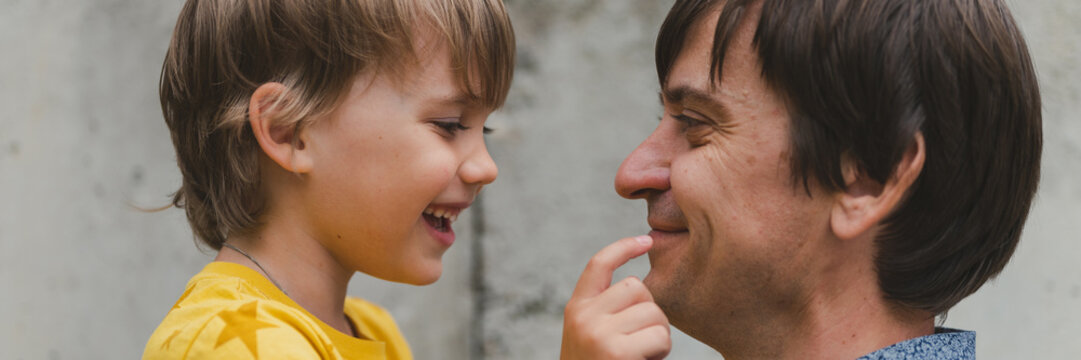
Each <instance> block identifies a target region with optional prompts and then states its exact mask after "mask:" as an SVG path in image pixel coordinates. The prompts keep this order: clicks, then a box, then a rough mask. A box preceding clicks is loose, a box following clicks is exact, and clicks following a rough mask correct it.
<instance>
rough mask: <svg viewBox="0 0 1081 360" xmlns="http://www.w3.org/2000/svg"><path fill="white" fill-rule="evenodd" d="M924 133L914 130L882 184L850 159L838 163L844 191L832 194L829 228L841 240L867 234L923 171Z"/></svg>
mask: <svg viewBox="0 0 1081 360" xmlns="http://www.w3.org/2000/svg"><path fill="white" fill-rule="evenodd" d="M924 156H925V155H924V143H923V133H921V132H917V133H916V135H915V136H913V138H912V142H911V143H910V144H909V146H908V149H906V150H905V153H904V155H903V156H901V161H900V162H899V163H897V167H896V168H895V169H894V172H893V175H892V176H890V178H889V180H887V181H886V183H885V184H882V183H879V182H878V181H875V180H874V179H871V178H870V177H869V176H867V174H866V173H865V172H863V170H861V169H860V168H859V166H858V165H857V164H856V163H855V162H854V161H852V160H851V159H849V158H845V159H843V160H842V162H841V171H842V172H843V173H844V178H845V185H846V188H845V190H842V191H840V192H838V193H837V194H835V195H834V196H835V200H834V203H833V208H832V209H831V210H830V228H831V229H832V230H833V233H834V235H836V236H837V237H838V238H839V239H842V240H851V239H855V238H858V237H860V236H861V235H863V234H866V233H867V232H868V231H870V230H872V229H873V228H874V227H875V226H877V225H878V223H879V222H880V221H882V219H883V218H885V217H886V216H887V215H889V214H890V212H892V211H893V209H894V207H896V206H897V205H898V204H899V203H900V202H901V200H902V199H904V197H905V194H906V193H907V192H908V189H909V188H910V187H912V184H913V183H914V182H915V181H916V179H917V178H918V177H919V175H920V172H921V171H922V170H923V161H924Z"/></svg>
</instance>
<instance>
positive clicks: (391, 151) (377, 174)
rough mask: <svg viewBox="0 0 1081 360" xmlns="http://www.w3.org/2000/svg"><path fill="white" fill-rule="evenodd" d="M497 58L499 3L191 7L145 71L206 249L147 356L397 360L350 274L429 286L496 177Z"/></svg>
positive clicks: (503, 86)
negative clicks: (489, 144) (490, 146)
mask: <svg viewBox="0 0 1081 360" xmlns="http://www.w3.org/2000/svg"><path fill="white" fill-rule="evenodd" d="M513 64H514V37H513V30H512V29H511V25H510V22H509V19H508V18H507V15H506V12H505V10H504V8H503V4H502V3H501V2H500V0H439V1H435V0H340V1H333V0H246V1H236V0H234V1H227V0H211V1H206V0H203V1H198V0H189V1H188V2H187V3H186V4H185V6H184V8H183V10H182V11H181V14H180V17H179V20H178V22H177V25H176V29H175V32H174V34H173V39H172V43H171V45H170V47H169V50H168V53H167V55H166V60H165V63H164V66H163V68H162V75H161V89H160V91H161V102H162V108H163V112H164V115H165V120H166V123H167V124H168V126H169V130H170V132H171V134H172V139H173V143H174V145H175V147H176V151H177V162H178V164H179V166H180V170H181V174H182V175H183V183H182V185H181V187H180V189H179V190H178V191H177V193H176V195H175V196H174V200H173V202H174V204H175V205H176V206H177V207H179V208H182V209H184V210H185V212H186V213H187V216H188V220H189V222H190V223H191V225H192V228H193V230H194V232H195V234H196V236H197V237H198V238H199V239H200V240H201V241H202V242H203V243H205V244H206V245H209V246H210V247H211V248H214V249H216V250H219V252H218V255H217V257H216V259H215V261H214V262H213V263H211V264H209V265H207V266H206V267H205V268H204V269H203V271H202V272H200V273H199V274H197V275H196V276H195V277H193V278H192V279H191V281H190V282H189V283H188V285H187V288H186V290H185V291H184V294H183V295H181V297H180V299H179V300H178V301H177V303H176V305H174V306H173V308H172V310H171V311H170V312H169V314H168V315H167V316H166V317H165V319H164V321H163V322H162V324H161V325H160V326H159V327H158V329H157V330H156V331H155V332H154V334H153V335H152V336H151V338H150V341H149V342H148V344H147V347H146V349H145V352H144V355H143V356H144V358H146V359H186V358H195V359H202V358H228V359H245V358H259V357H260V356H264V357H271V358H304V359H308V358H323V359H409V358H411V357H412V356H411V354H410V351H409V348H408V347H407V345H406V343H405V340H404V339H403V338H402V336H401V334H400V332H399V331H398V329H397V327H396V325H395V324H394V321H393V319H391V317H390V315H389V314H387V313H386V311H384V310H383V309H381V308H379V307H378V306H376V305H373V304H370V303H367V302H364V301H363V300H359V299H355V298H347V297H346V295H345V294H346V287H347V285H348V283H349V279H350V278H351V276H352V275H353V273H354V272H356V271H362V272H364V273H367V274H369V275H372V276H375V277H379V278H382V279H385V280H388V281H397V282H403V283H409V284H417V285H423V284H429V283H431V282H434V281H435V280H436V279H438V278H439V276H440V273H441V271H442V263H441V257H442V254H443V253H444V252H445V251H446V250H447V248H448V247H449V246H450V245H451V244H452V243H453V242H454V240H455V238H454V232H453V230H452V228H451V224H452V223H453V221H454V220H455V219H456V218H457V216H458V214H459V213H460V212H461V211H462V210H464V209H465V208H467V207H468V206H469V204H470V203H471V202H472V201H473V199H474V197H475V196H476V195H477V193H478V192H479V191H480V189H481V187H482V186H483V185H485V184H488V183H490V182H492V181H493V180H495V177H496V175H497V169H496V167H495V164H494V163H493V162H492V159H491V157H490V156H489V155H488V151H487V149H486V147H485V144H484V140H483V136H482V133H483V132H484V130H486V129H485V128H484V126H483V125H484V122H485V120H486V118H487V116H488V114H490V113H491V112H492V111H493V110H494V109H496V108H498V107H499V106H501V105H502V104H503V101H504V99H505V97H506V93H507V90H508V88H509V86H510V81H511V76H512V72H513Z"/></svg>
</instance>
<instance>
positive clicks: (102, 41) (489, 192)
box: [0, 0, 1081, 360]
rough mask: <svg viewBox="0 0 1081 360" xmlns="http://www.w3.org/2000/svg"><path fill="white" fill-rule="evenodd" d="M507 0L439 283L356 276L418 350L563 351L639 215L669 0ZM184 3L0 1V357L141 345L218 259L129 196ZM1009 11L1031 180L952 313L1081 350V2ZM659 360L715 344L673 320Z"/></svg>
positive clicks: (129, 352)
mask: <svg viewBox="0 0 1081 360" xmlns="http://www.w3.org/2000/svg"><path fill="white" fill-rule="evenodd" d="M506 1H507V3H508V6H509V8H510V11H511V16H512V18H513V19H514V22H515V26H516V31H517V33H518V40H519V63H518V72H517V74H516V79H515V84H514V87H513V89H512V92H511V95H510V99H509V101H508V104H507V107H506V109H504V110H503V111H501V112H499V113H496V114H495V115H493V117H492V118H491V120H490V122H489V125H490V127H493V128H496V129H498V131H497V133H495V134H493V135H491V136H490V137H489V142H490V144H491V150H492V153H493V156H494V157H495V160H496V162H497V163H498V164H499V165H500V178H499V180H498V181H496V183H494V184H492V185H491V186H490V187H488V188H487V189H486V193H485V195H484V196H483V198H482V199H481V200H480V201H479V208H477V209H473V210H471V211H470V213H469V215H466V218H463V220H460V223H461V224H463V225H469V226H460V228H462V229H461V231H460V238H461V240H462V241H460V242H459V243H458V244H456V245H455V246H454V247H453V248H452V249H451V250H450V252H448V254H447V256H446V258H445V259H446V261H445V264H446V266H445V273H444V276H443V278H442V279H441V280H440V281H439V282H438V283H436V284H434V285H431V286H426V287H413V286H406V285H398V284H388V283H385V282H382V281H379V280H375V279H371V278H369V277H366V276H364V275H363V274H358V275H357V276H356V277H355V280H354V282H353V284H352V286H351V293H352V294H354V295H358V296H363V297H366V298H369V299H371V300H373V301H375V302H377V303H380V304H383V305H384V306H386V307H387V308H389V309H390V310H391V311H392V313H393V314H394V315H395V316H396V318H397V319H398V321H399V323H400V324H401V326H402V329H403V331H404V332H405V333H406V336H407V338H408V339H409V340H410V342H411V344H412V345H413V348H414V351H415V353H416V354H417V357H418V359H451V360H453V359H480V358H487V359H554V358H557V356H558V355H557V354H558V348H559V339H560V331H561V328H562V326H561V317H562V314H561V312H562V308H563V304H564V303H565V302H566V300H567V299H568V297H569V296H570V292H571V290H572V289H573V285H574V282H575V280H576V279H577V277H578V274H579V272H580V271H581V270H582V268H583V267H584V265H585V262H586V260H587V259H588V258H589V257H590V256H592V254H593V253H594V252H595V251H597V250H599V249H600V248H601V247H603V246H604V245H606V244H608V243H609V242H611V241H614V240H616V239H618V238H620V237H625V236H631V235H637V234H641V233H643V232H646V231H647V230H648V228H647V226H646V224H645V204H644V202H640V201H629V200H624V199H621V198H619V197H618V196H617V195H616V194H615V192H614V191H613V190H612V180H613V177H614V174H615V171H616V169H617V168H618V166H619V163H620V162H621V161H622V159H623V157H624V156H626V154H628V153H629V152H630V151H631V149H633V148H634V147H635V146H636V145H637V144H638V142H640V141H641V140H642V139H644V138H645V136H646V135H647V134H648V133H649V132H650V131H651V130H652V128H653V127H654V126H655V125H656V118H657V116H658V115H659V113H660V107H659V105H658V104H657V95H656V92H657V90H658V89H657V84H656V78H655V73H654V68H653V57H652V56H653V55H652V47H653V41H654V38H655V36H656V31H657V29H658V28H659V26H660V23H661V21H662V20H663V17H664V15H665V13H666V11H667V9H668V7H669V6H670V4H671V1H655V0H603V1H602V0H597V1H588V0H543V1H527V0H506ZM180 4H181V1H178V0H170V1H136V0H93V1H75V0H66V1H63V0H42V1H30V0H2V1H0V49H3V50H0V51H2V52H3V55H0V359H120V358H124V359H128V358H137V357H138V356H139V354H141V352H142V348H143V344H144V343H145V341H146V339H147V337H148V336H149V334H150V332H151V331H152V330H153V329H154V327H155V326H156V325H157V323H158V322H159V321H160V320H161V318H162V317H163V316H164V314H165V312H166V311H167V310H168V309H169V307H170V306H171V305H172V303H173V301H175V300H176V298H177V297H178V296H179V295H180V293H181V291H182V290H183V286H184V284H185V282H186V281H187V279H188V278H189V277H190V276H191V275H192V274H194V273H195V272H197V271H198V270H199V269H200V268H201V267H202V266H203V264H205V263H206V262H207V261H209V260H210V259H211V257H212V254H208V253H203V252H201V251H200V250H198V249H197V247H196V246H195V245H194V242H193V241H192V237H191V232H190V230H188V228H187V225H186V223H185V221H184V217H183V214H182V213H181V212H180V211H178V210H167V211H163V212H157V213H145V212H141V211H139V210H138V208H139V207H142V208H150V207H157V206H161V205H165V204H166V203H167V200H168V194H170V193H171V192H172V191H173V190H175V187H176V186H177V185H179V174H178V171H177V170H176V168H175V164H174V156H173V150H172V146H171V144H170V142H169V135H168V131H167V130H166V128H165V126H164V122H163V121H162V120H161V115H160V110H159V107H158V101H157V93H156V84H157V79H158V71H159V69H160V65H161V59H162V57H163V55H164V52H165V47H166V45H167V42H168V38H169V33H170V31H171V29H172V26H173V23H174V21H175V18H176V14H177V12H178V10H179V7H180ZM1019 5H1020V6H1019ZM1014 12H1015V15H1016V16H1017V18H1018V21H1019V22H1020V24H1021V26H1022V28H1023V29H1024V31H1025V33H1026V36H1027V38H1028V42H1029V46H1030V48H1031V50H1032V54H1033V57H1034V59H1035V62H1036V67H1037V71H1038V72H1039V75H1040V80H1041V83H1042V89H1043V98H1044V109H1045V112H1044V121H1045V122H1044V128H1045V148H1044V178H1043V182H1042V184H1041V190H1040V193H1039V197H1038V199H1037V203H1036V205H1035V207H1034V209H1033V212H1032V215H1031V219H1030V221H1029V224H1028V227H1027V228H1026V232H1025V235H1024V239H1023V240H1022V243H1021V245H1020V247H1019V249H1018V251H1017V253H1016V255H1015V257H1014V259H1013V261H1012V263H1011V264H1010V265H1009V266H1008V267H1007V268H1006V270H1005V272H1004V273H1003V274H1002V276H1000V277H999V278H998V279H996V280H994V281H993V282H991V283H989V284H988V285H986V286H985V287H984V288H983V289H981V290H980V291H979V292H978V293H976V294H975V295H973V296H972V297H970V298H968V299H966V300H965V301H964V302H962V303H961V304H960V305H959V306H958V307H956V308H955V309H954V310H953V311H951V312H950V314H949V317H948V319H947V320H946V323H945V324H946V325H947V326H951V327H959V328H966V329H974V330H977V331H978V333H979V338H978V341H977V345H978V349H979V355H980V358H981V359H1018V358H1047V359H1066V358H1076V357H1077V356H1078V354H1081V344H1079V343H1078V342H1076V341H1075V340H1076V336H1077V334H1078V333H1081V265H1079V264H1078V262H1077V257H1078V254H1081V235H1079V234H1081V182H1078V181H1077V178H1079V177H1081V122H1079V120H1077V118H1076V117H1077V116H1076V114H1078V113H1081V22H1079V21H1078V19H1081V2H1077V1H1073V0H1031V1H1026V2H1024V3H1018V4H1015V5H1014ZM647 270H648V264H647V263H646V261H644V260H642V259H639V260H635V261H632V263H631V264H629V265H627V266H625V267H624V268H622V269H621V270H620V271H619V272H618V273H617V277H622V276H629V275H635V276H643V275H644V274H645V273H646V271H647ZM670 358H673V359H711V358H714V359H716V358H720V356H719V355H717V354H716V353H715V352H713V351H712V350H711V349H709V348H706V347H704V346H702V345H700V344H698V343H696V342H695V341H694V340H692V339H689V338H687V337H685V336H682V335H677V337H676V339H675V349H674V351H673V353H672V356H671V357H670Z"/></svg>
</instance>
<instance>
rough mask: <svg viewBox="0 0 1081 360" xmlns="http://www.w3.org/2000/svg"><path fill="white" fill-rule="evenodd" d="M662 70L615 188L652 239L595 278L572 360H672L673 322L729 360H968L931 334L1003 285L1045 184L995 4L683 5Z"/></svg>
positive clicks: (602, 257)
mask: <svg viewBox="0 0 1081 360" xmlns="http://www.w3.org/2000/svg"><path fill="white" fill-rule="evenodd" d="M656 55H657V71H658V75H659V78H660V84H661V101H662V103H663V105H664V115H663V117H662V119H661V121H660V124H659V125H658V127H657V129H656V130H655V131H654V132H653V134H652V135H650V136H649V138H647V139H646V140H645V141H644V142H643V143H642V144H641V145H640V146H639V147H638V148H637V149H636V150H635V151H634V152H633V153H632V154H631V155H630V156H629V157H628V158H627V159H626V160H625V161H624V163H623V165H622V167H621V168H620V170H619V173H618V175H617V176H616V190H617V191H618V192H619V194H620V195H622V196H624V197H626V198H629V199H645V200H646V202H647V204H648V207H649V218H648V222H649V224H650V226H651V227H652V229H653V231H651V232H650V236H649V237H640V238H634V239H624V240H621V241H619V242H617V243H615V244H612V245H610V246H609V247H607V248H605V249H603V250H601V251H600V252H599V253H598V254H597V255H596V256H595V257H594V258H593V259H592V260H591V261H590V264H589V265H587V267H586V270H585V272H584V273H583V275H582V278H581V280H580V281H579V284H578V287H577V288H576V290H575V294H574V296H573V297H572V298H571V300H570V301H569V302H568V304H567V307H566V313H565V325H564V341H563V353H564V358H572V357H573V356H572V355H571V354H581V353H588V354H591V356H590V358H594V359H603V358H636V359H641V358H660V357H664V356H665V355H666V354H667V352H668V349H669V347H670V340H668V338H667V334H668V327H667V326H668V321H671V324H672V325H674V326H676V327H677V328H679V329H680V330H682V331H684V332H685V333H687V334H688V335H690V336H692V337H694V338H696V339H698V340H700V341H702V342H703V343H706V344H707V345H709V346H711V347H713V348H714V349H716V350H717V351H719V352H720V353H721V354H723V355H724V356H725V358H726V359H797V358H798V359H854V358H861V357H862V358H866V359H901V358H904V359H939V358H946V359H959V358H960V359H971V358H974V356H975V355H974V351H975V350H974V347H975V344H974V343H975V334H974V333H972V332H966V331H959V330H952V329H945V328H936V327H935V325H934V319H935V316H936V315H939V314H943V313H945V312H946V311H947V310H949V309H950V307H952V306H953V305H955V304H956V303H957V302H958V301H960V300H961V299H963V298H964V297H966V296H968V295H970V294H972V293H973V292H975V291H976V290H977V289H979V287H980V286H981V285H982V284H983V283H984V282H986V281H987V280H988V279H989V278H991V277H992V276H994V275H996V274H998V273H999V272H1000V271H1001V270H1002V268H1003V267H1004V266H1005V264H1006V263H1007V261H1008V260H1009V258H1010V256H1011V255H1012V253H1013V251H1014V248H1015V247H1016V245H1017V241H1018V238H1019V236H1020V234H1021V230H1022V227H1023V224H1024V221H1025V218H1026V216H1027V214H1028V209H1029V206H1030V204H1031V202H1032V198H1033V196H1034V194H1035V191H1036V186H1037V182H1038V177H1039V176H1038V172H1039V169H1040V151H1041V125H1040V98H1039V91H1038V88H1037V83H1036V77H1035V74H1034V71H1033V69H1032V65H1031V61H1030V59H1029V56H1028V51H1027V49H1026V46H1025V44H1024V41H1023V39H1022V38H1021V35H1020V31H1019V30H1018V29H1017V27H1016V25H1015V24H1014V22H1013V19H1012V17H1011V15H1010V14H1009V11H1008V10H1007V9H1006V7H1005V5H1004V4H1003V2H1002V1H1001V0H958V1H941V0H864V1H843V0H816V1H809V0H798V1H795V0H793V1H784V0H757V1H755V0H749V1H748V0H727V1H715V0H677V1H676V4H675V6H674V7H673V8H672V10H671V12H670V13H669V15H668V18H667V19H666V20H665V22H664V25H663V26H662V28H661V31H660V35H659V37H658V41H657V54H656ZM650 246H652V248H650ZM647 249H648V251H649V260H650V264H651V270H650V272H649V274H648V276H646V278H645V280H644V281H642V282H639V281H637V280H636V279H633V278H631V279H626V280H624V281H622V282H620V283H617V284H615V285H612V286H611V287H609V286H608V283H609V282H610V279H611V273H612V270H614V269H615V268H616V267H618V266H619V265H621V264H623V263H624V262H626V261H627V260H628V259H629V258H631V257H634V256H638V255H641V254H642V253H644V252H646V250H647ZM661 310H663V314H661Z"/></svg>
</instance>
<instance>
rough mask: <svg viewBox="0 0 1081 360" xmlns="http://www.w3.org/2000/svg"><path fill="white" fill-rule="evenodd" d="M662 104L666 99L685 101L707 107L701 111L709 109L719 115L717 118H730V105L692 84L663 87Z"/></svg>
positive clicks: (673, 101)
mask: <svg viewBox="0 0 1081 360" xmlns="http://www.w3.org/2000/svg"><path fill="white" fill-rule="evenodd" d="M660 98H661V106H664V103H665V101H667V102H671V103H684V104H692V105H697V106H698V107H705V109H700V110H699V111H704V110H708V111H710V112H713V113H715V114H716V116H719V117H720V118H718V119H717V120H726V119H728V118H729V110H728V106H725V105H724V103H722V102H720V101H718V100H717V99H714V98H713V97H712V96H710V95H709V93H708V92H705V91H702V90H700V89H695V88H692V87H690V86H686V85H683V86H677V87H674V88H667V87H666V88H663V89H661V92H660Z"/></svg>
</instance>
